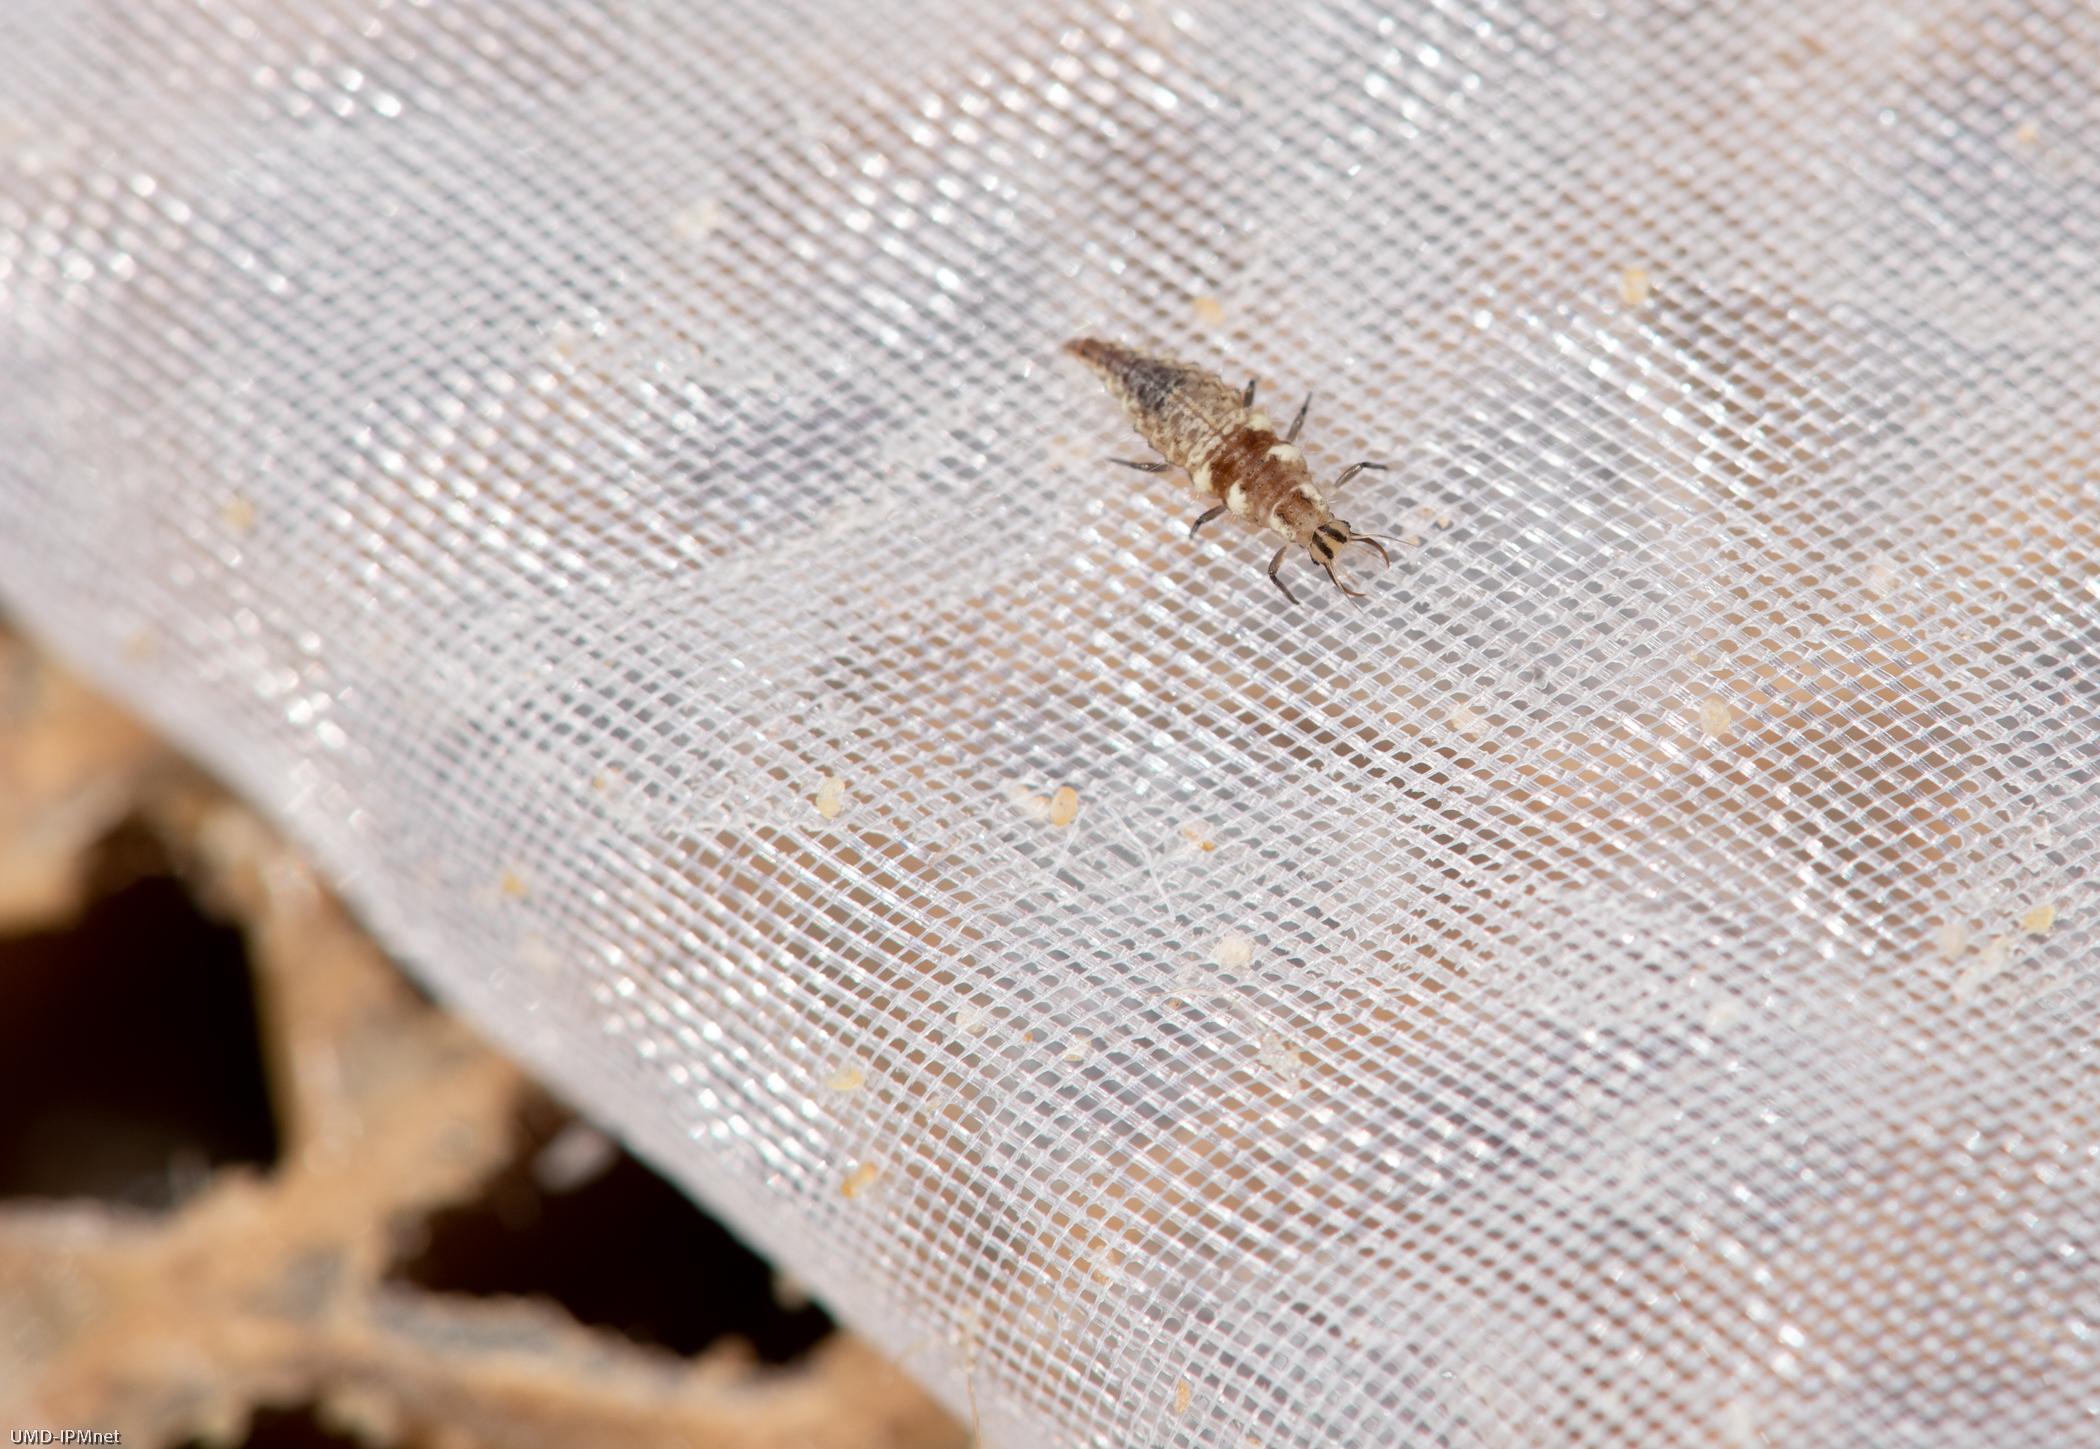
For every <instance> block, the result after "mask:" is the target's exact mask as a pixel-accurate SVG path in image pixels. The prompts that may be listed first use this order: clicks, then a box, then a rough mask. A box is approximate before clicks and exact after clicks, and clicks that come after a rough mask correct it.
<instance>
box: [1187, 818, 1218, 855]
mask: <svg viewBox="0 0 2100 1449" xmlns="http://www.w3.org/2000/svg"><path fill="white" fill-rule="evenodd" d="M1181 838H1182V839H1183V840H1186V841H1187V842H1188V843H1189V844H1190V845H1193V846H1194V847H1196V849H1198V850H1200V851H1204V852H1205V853H1208V852H1210V851H1213V850H1216V849H1217V848H1218V839H1217V831H1216V830H1215V829H1214V828H1212V826H1211V823H1210V822H1209V821H1208V820H1190V821H1187V822H1185V823H1184V824H1183V825H1182V827H1181Z"/></svg>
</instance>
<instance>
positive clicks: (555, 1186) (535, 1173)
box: [532, 1122, 620, 1193]
mask: <svg viewBox="0 0 2100 1449" xmlns="http://www.w3.org/2000/svg"><path fill="white" fill-rule="evenodd" d="M619 1156H620V1149H619V1147H618V1146H617V1145H616V1144H615V1143H614V1142H613V1140H612V1138H610V1137H608V1136H606V1135H605V1134H604V1133H603V1132H600V1131H599V1130H598V1129H597V1128H596V1127H593V1126H591V1124H590V1123H588V1122H571V1123H570V1124H569V1125H568V1126H566V1127H564V1128H562V1130H561V1131H560V1132H558V1133H556V1134H555V1136H554V1140H553V1141H551V1142H549V1143H548V1144H547V1145H546V1146H545V1147H542V1148H541V1149H540V1150H539V1151H538V1152H537V1153H535V1154H534V1155H533V1159H532V1178H533V1181H534V1182H536V1183H538V1184H539V1186H540V1188H541V1190H542V1191H545V1192H550V1193H562V1192H574V1191H575V1190H576V1189H577V1188H579V1187H582V1186H583V1185H584V1184H585V1183H587V1182H589V1181H591V1180H592V1179H593V1178H595V1177H598V1176H599V1175H600V1174H602V1173H603V1172H604V1171H605V1170H606V1169H607V1168H609V1167H611V1166H612V1165H613V1163H614V1162H616V1161H618V1160H619Z"/></svg>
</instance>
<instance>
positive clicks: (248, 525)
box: [219, 493, 256, 534]
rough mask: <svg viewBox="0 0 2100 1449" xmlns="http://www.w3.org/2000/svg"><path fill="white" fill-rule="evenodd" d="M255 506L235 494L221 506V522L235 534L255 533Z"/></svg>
mask: <svg viewBox="0 0 2100 1449" xmlns="http://www.w3.org/2000/svg"><path fill="white" fill-rule="evenodd" d="M255 520H256V512H255V505H254V504H253V503H251V502H249V501H248V500H247V499H245V498H243V497H242V496H241V495H240V494H238V493H235V494H232V495H231V496H229V497H228V498H227V500H226V501H225V502H224V503H223V504H221V505H220V506H219V521H220V522H221V523H223V524H225V525H226V526H227V528H229V529H231V530H232V531H233V532H235V533H239V534H249V533H253V532H255Z"/></svg>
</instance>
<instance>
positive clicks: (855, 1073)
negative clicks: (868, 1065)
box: [824, 1067, 868, 1092]
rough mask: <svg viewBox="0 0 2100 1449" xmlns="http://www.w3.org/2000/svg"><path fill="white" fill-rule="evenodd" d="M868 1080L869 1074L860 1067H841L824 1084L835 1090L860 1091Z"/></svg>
mask: <svg viewBox="0 0 2100 1449" xmlns="http://www.w3.org/2000/svg"><path fill="white" fill-rule="evenodd" d="M867 1080H868V1074H867V1073H866V1072H863V1071H862V1070H861V1069H860V1068H859V1067H840V1068H839V1069H838V1070H837V1071H835V1072H833V1073H832V1074H831V1076H830V1077H829V1078H828V1079H827V1080H826V1081H825V1083H824V1085H825V1086H827V1087H829V1088H831V1090H832V1091H834V1092H858V1091H859V1090H860V1089H861V1088H862V1087H863V1086H864V1085H866V1083H867Z"/></svg>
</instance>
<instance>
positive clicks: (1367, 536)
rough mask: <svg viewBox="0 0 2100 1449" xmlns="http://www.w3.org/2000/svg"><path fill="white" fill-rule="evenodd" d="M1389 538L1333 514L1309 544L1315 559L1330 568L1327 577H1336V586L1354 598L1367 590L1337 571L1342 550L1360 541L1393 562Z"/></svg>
mask: <svg viewBox="0 0 2100 1449" xmlns="http://www.w3.org/2000/svg"><path fill="white" fill-rule="evenodd" d="M1389 541H1390V540H1387V539H1383V538H1381V537H1379V536H1378V535H1377V534H1372V533H1358V532H1357V531H1356V530H1355V529H1353V528H1351V527H1350V526H1349V525H1348V524H1346V523H1344V522H1342V521H1341V520H1340V519H1339V518H1330V519H1328V520H1327V521H1326V522H1325V523H1322V524H1321V525H1320V526H1319V527H1318V528H1316V529H1314V530H1313V536H1312V537H1311V538H1309V539H1307V540H1306V543H1305V548H1306V551H1307V552H1308V553H1310V554H1311V555H1312V556H1313V561H1314V562H1315V563H1317V564H1319V565H1320V567H1321V568H1323V569H1326V570H1327V577H1328V578H1330V579H1332V580H1334V586H1335V587H1336V588H1338V589H1340V590H1341V591H1342V592H1343V593H1344V594H1347V595H1348V596H1349V597H1350V598H1352V599H1360V598H1362V597H1363V596H1364V595H1363V591H1362V590H1361V589H1352V588H1350V587H1349V585H1348V584H1346V583H1344V582H1343V581H1342V576H1341V575H1340V574H1338V573H1336V572H1335V571H1334V561H1335V559H1336V558H1337V557H1338V556H1339V555H1340V554H1341V552H1342V550H1344V549H1346V548H1348V547H1349V546H1350V545H1351V544H1357V543H1360V544H1362V545H1363V546H1364V547H1365V548H1368V549H1372V550H1374V551H1376V553H1377V554H1378V558H1379V561H1380V562H1381V563H1384V564H1387V565H1390V564H1391V563H1392V561H1393V556H1392V555H1391V554H1389V553H1387V552H1386V551H1385V546H1386V543H1387V542H1389Z"/></svg>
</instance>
